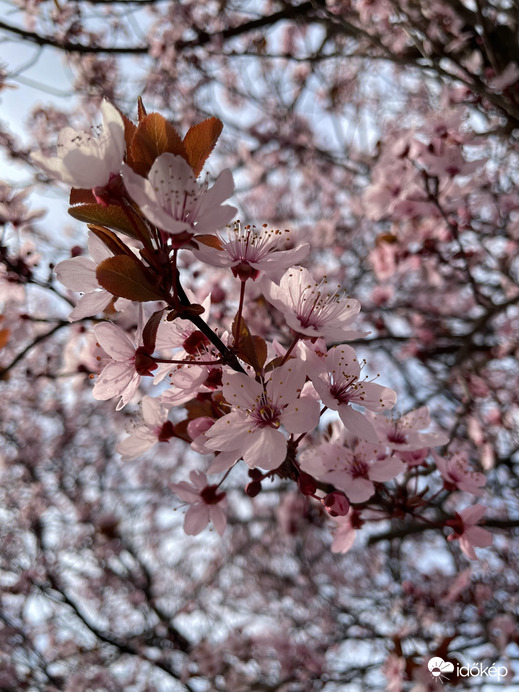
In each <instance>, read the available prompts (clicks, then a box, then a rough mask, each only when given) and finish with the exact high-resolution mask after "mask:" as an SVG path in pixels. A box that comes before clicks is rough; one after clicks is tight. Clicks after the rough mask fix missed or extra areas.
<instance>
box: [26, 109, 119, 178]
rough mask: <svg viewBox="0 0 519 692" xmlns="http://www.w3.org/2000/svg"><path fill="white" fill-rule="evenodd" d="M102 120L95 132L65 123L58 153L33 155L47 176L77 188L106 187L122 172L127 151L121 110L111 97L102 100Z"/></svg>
mask: <svg viewBox="0 0 519 692" xmlns="http://www.w3.org/2000/svg"><path fill="white" fill-rule="evenodd" d="M101 114H102V118H103V123H102V125H100V126H99V127H98V128H96V129H97V132H96V130H94V132H95V134H89V133H87V132H78V131H76V130H74V129H73V128H71V127H66V128H64V129H63V130H61V132H60V133H59V135H58V156H56V157H53V158H48V157H47V156H44V155H43V154H41V153H34V154H32V156H31V158H32V160H33V161H34V163H35V164H36V165H37V166H39V167H40V168H41V169H42V170H43V171H44V172H45V173H46V174H47V175H48V176H50V177H51V178H55V179H56V180H60V181H61V182H63V183H66V184H67V185H71V186H72V187H76V188H85V189H88V188H94V187H103V186H105V185H107V184H108V183H109V182H110V179H111V178H112V177H114V176H117V175H119V173H120V170H121V164H122V162H123V157H124V152H125V148H126V145H125V141H124V123H123V119H122V117H121V114H120V113H119V111H118V110H117V108H115V107H114V106H112V104H111V103H109V102H108V101H103V103H102V104H101ZM95 135H97V136H95Z"/></svg>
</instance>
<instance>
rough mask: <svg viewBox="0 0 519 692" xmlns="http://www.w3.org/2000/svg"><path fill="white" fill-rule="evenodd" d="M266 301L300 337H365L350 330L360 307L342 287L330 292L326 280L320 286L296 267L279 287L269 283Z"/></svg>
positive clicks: (326, 338)
mask: <svg viewBox="0 0 519 692" xmlns="http://www.w3.org/2000/svg"><path fill="white" fill-rule="evenodd" d="M264 291H265V297H266V298H267V300H268V301H269V303H272V305H274V307H276V308H277V309H278V310H280V311H281V312H282V313H283V315H284V317H285V319H286V321H287V324H288V325H289V326H290V327H292V329H293V330H294V331H295V332H297V333H298V334H303V335H305V336H310V337H318V336H322V337H323V338H324V339H325V340H326V341H345V340H349V339H356V338H358V337H360V336H365V332H364V333H362V332H357V331H354V330H351V329H349V327H350V324H351V323H352V322H353V320H354V319H355V317H356V316H357V315H358V313H359V312H360V303H359V302H358V301H357V300H355V299H353V298H348V297H346V296H344V295H343V294H342V293H341V291H340V289H339V287H337V289H336V290H330V288H329V286H328V284H327V281H326V279H323V280H322V281H321V282H320V283H319V284H318V283H316V282H315V281H314V279H313V278H312V276H311V274H310V272H309V271H308V270H307V269H304V268H303V267H299V266H295V267H292V268H290V269H287V271H286V272H285V273H284V274H283V276H282V277H281V281H280V283H279V286H278V285H277V284H275V283H273V282H268V281H266V282H265V284H264Z"/></svg>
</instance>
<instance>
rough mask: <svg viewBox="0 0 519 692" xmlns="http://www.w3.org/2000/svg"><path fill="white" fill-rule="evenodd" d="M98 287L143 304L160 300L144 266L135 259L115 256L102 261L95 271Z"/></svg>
mask: <svg viewBox="0 0 519 692" xmlns="http://www.w3.org/2000/svg"><path fill="white" fill-rule="evenodd" d="M96 276H97V280H98V282H99V285H100V286H102V287H103V288H104V289H106V290H107V291H109V292H110V293H111V294H112V295H114V296H117V297H118V298H127V299H128V300H136V301H138V302H141V303H142V302H145V301H147V300H162V299H163V296H162V295H161V293H160V291H159V289H158V288H156V287H155V286H154V285H153V283H152V281H151V279H150V277H149V276H148V272H147V271H146V268H145V266H144V265H143V264H142V263H141V262H139V260H138V259H137V257H135V256H133V257H132V256H130V255H116V256H115V257H108V258H107V259H105V260H103V261H102V262H101V263H100V264H99V266H98V267H97V271H96Z"/></svg>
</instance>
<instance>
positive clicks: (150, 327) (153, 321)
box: [142, 309, 164, 353]
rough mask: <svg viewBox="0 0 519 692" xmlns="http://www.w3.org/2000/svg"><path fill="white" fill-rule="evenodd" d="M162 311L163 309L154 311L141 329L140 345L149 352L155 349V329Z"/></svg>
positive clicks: (157, 326)
mask: <svg viewBox="0 0 519 692" xmlns="http://www.w3.org/2000/svg"><path fill="white" fill-rule="evenodd" d="M163 313H164V309H162V310H157V311H156V312H154V313H153V315H152V316H151V317H150V319H149V320H148V321H147V322H146V326H145V327H144V329H143V331H142V345H143V346H144V348H145V349H146V350H147V351H148V352H149V353H153V351H154V350H155V341H156V340H157V329H158V328H159V324H160V320H161V319H162V315H163Z"/></svg>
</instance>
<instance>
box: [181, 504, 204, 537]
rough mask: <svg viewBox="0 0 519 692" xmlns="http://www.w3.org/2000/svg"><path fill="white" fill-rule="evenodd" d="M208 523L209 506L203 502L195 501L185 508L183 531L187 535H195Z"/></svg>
mask: <svg viewBox="0 0 519 692" xmlns="http://www.w3.org/2000/svg"><path fill="white" fill-rule="evenodd" d="M208 523H209V507H208V505H206V504H204V503H203V502H197V503H196V504H194V505H191V507H190V508H189V509H188V510H187V512H186V516H185V517H184V532H185V533H186V534H187V535H188V536H196V535H198V534H199V533H200V532H201V531H203V530H204V529H205V527H206V526H207V524H208Z"/></svg>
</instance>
